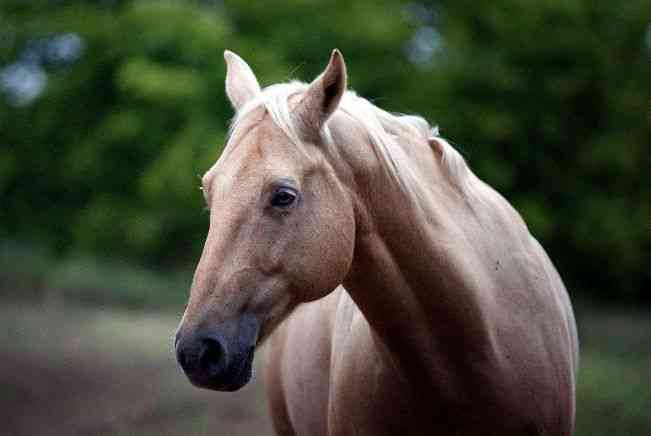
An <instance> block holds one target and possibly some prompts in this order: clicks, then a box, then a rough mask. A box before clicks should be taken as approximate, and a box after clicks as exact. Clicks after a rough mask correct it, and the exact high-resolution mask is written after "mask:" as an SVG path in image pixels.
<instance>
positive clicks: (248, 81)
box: [224, 50, 260, 111]
mask: <svg viewBox="0 0 651 436" xmlns="http://www.w3.org/2000/svg"><path fill="white" fill-rule="evenodd" d="M224 60H225V61H226V95H228V99H229V100H230V101H231V105H232V106H233V109H235V110H236V111H238V110H240V108H241V107H242V106H244V105H245V104H246V103H247V102H249V101H251V100H253V99H254V98H255V97H257V96H258V95H259V94H260V85H259V84H258V79H256V78H255V75H254V74H253V71H251V68H250V67H249V65H248V64H247V63H246V62H244V59H242V58H241V57H239V56H238V55H236V54H235V53H233V52H232V51H229V50H225V51H224Z"/></svg>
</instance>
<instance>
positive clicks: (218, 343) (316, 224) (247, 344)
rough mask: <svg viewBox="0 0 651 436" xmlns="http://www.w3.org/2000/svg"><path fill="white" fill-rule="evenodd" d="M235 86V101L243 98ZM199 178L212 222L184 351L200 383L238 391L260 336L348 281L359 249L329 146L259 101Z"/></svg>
mask: <svg viewBox="0 0 651 436" xmlns="http://www.w3.org/2000/svg"><path fill="white" fill-rule="evenodd" d="M238 59H239V58H238ZM242 62H243V61H242ZM331 62H332V61H331ZM230 74H231V66H230V65H229V75H230ZM256 85H257V83H256ZM258 89H259V88H258ZM227 90H228V79H227ZM229 91H230V92H229V96H231V100H232V101H233V103H234V106H236V107H237V102H241V100H238V98H243V99H246V94H247V93H246V92H244V93H243V92H239V93H236V92H235V90H229ZM309 91H310V90H309V89H308V90H307V91H306V93H307V92H309ZM231 94H233V95H236V94H237V96H238V97H233V95H231ZM250 94H251V95H253V96H255V89H254V90H251V93H250ZM308 95H309V94H306V96H308ZM242 96H244V97H242ZM306 96H304V98H303V100H302V101H304V100H305V98H306ZM330 97H331V96H330ZM296 110H305V109H302V108H301V106H300V104H299V105H297V106H296ZM319 110H322V109H319ZM202 184H203V191H204V194H205V196H206V201H207V203H208V206H209V208H210V228H209V231H208V236H207V238H206V242H205V245H204V249H203V253H202V255H201V259H200V261H199V264H198V266H197V269H196V272H195V275H194V280H193V283H192V289H191V292H190V299H189V302H188V305H187V308H186V311H185V314H184V316H183V320H182V321H181V325H180V327H179V331H178V333H177V342H176V350H177V359H178V361H179V363H180V365H181V366H182V367H183V369H184V371H185V372H186V374H187V376H188V377H189V379H190V381H191V382H192V383H194V384H195V385H197V386H200V387H205V388H210V389H216V390H236V389H239V388H240V387H242V386H244V385H245V384H246V383H247V382H248V381H249V379H250V377H251V373H252V370H251V362H252V359H253V351H254V348H255V345H256V344H257V343H260V342H261V341H262V340H263V339H264V338H265V337H267V336H268V334H269V333H270V332H271V331H272V330H273V328H274V327H275V326H276V325H277V324H278V323H279V322H280V321H281V320H283V319H284V318H285V317H286V316H287V315H288V314H289V313H290V312H291V310H292V309H293V308H294V307H295V306H296V305H297V304H299V303H301V302H307V301H311V300H315V299H318V298H321V297H322V296H324V295H326V294H327V293H329V292H330V291H332V290H333V289H334V288H335V287H336V286H337V285H338V284H340V283H341V282H342V281H343V279H344V277H345V275H346V274H347V272H348V270H349V268H350V265H351V262H352V258H353V248H354V234H355V225H354V217H353V208H352V203H351V199H350V198H349V196H348V193H347V191H346V189H345V188H344V186H343V185H342V184H341V183H340V181H339V180H338V179H337V177H336V175H335V172H334V170H333V169H332V167H331V166H330V165H329V164H328V161H327V159H326V158H325V155H324V151H323V150H322V148H321V147H320V146H319V145H318V144H313V143H312V144H310V143H301V144H297V143H296V141H292V140H290V139H289V138H288V137H287V136H286V135H285V133H283V131H282V130H281V129H280V128H278V127H277V126H276V125H275V124H274V122H273V120H272V119H271V117H270V116H269V115H268V114H267V113H266V111H265V110H264V109H263V108H262V107H260V108H256V109H253V110H250V111H249V112H247V114H246V116H245V117H244V118H243V119H242V120H240V121H238V123H237V126H236V128H235V130H234V131H233V134H232V135H231V138H230V140H229V143H228V144H227V146H226V147H225V151H224V153H223V154H222V156H221V157H220V159H219V161H218V162H217V163H216V164H215V165H214V166H213V167H212V168H211V169H210V170H209V171H208V172H207V173H206V175H205V176H204V177H203V180H202Z"/></svg>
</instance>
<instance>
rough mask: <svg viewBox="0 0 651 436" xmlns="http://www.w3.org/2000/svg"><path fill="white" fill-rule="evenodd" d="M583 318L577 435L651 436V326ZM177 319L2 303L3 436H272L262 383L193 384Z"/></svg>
mask: <svg viewBox="0 0 651 436" xmlns="http://www.w3.org/2000/svg"><path fill="white" fill-rule="evenodd" d="M578 312H579V319H580V325H581V331H582V338H583V344H582V363H581V374H580V379H579V380H580V383H579V389H578V399H577V409H578V412H577V435H579V436H599V435H604V436H605V435H609V436H611V435H618V436H628V435H630V436H633V435H635V436H638V435H639V436H645V435H650V434H651V317H650V316H649V314H648V313H644V312H631V311H609V312H605V311H603V310H598V309H583V310H579V311H578ZM177 321H178V317H177V316H176V315H169V314H160V313H155V314H152V313H146V312H142V311H140V312H138V311H127V310H124V309H118V308H111V309H109V310H97V309H89V308H88V307H83V306H78V305H69V304H66V305H61V304H60V303H51V302H50V303H34V302H25V301H23V302H19V303H9V302H6V301H4V302H2V304H1V305H0V349H1V350H2V354H1V358H0V386H2V389H0V422H1V423H2V424H3V426H2V427H3V434H6V435H8V436H22V435H25V436H27V435H30V436H32V435H98V434H102V435H145V436H146V435H152V436H153V435H186V436H187V435H203V434H213V435H268V434H271V429H270V424H269V420H268V418H267V412H266V405H265V400H264V395H263V393H262V380H260V377H258V376H256V379H254V381H253V382H252V383H251V384H250V385H249V386H247V387H246V388H244V389H243V390H242V391H240V392H237V393H234V394H228V393H224V394H222V393H215V392H208V391H203V390H199V389H196V388H193V387H191V386H190V385H189V383H188V382H187V381H186V380H185V378H184V376H183V375H182V374H181V373H180V371H179V369H178V368H177V366H176V363H175V362H174V357H173V354H172V350H171V348H172V347H171V335H172V332H173V331H174V328H175V326H176V323H177ZM258 373H259V372H258Z"/></svg>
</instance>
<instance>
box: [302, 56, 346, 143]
mask: <svg viewBox="0 0 651 436" xmlns="http://www.w3.org/2000/svg"><path fill="white" fill-rule="evenodd" d="M344 92H346V64H345V63H344V57H343V56H342V55H341V52H340V51H339V50H337V49H334V50H333V51H332V55H331V56H330V62H329V63H328V66H327V67H326V69H325V71H323V73H321V75H319V77H317V78H316V79H314V81H313V82H312V83H311V84H310V86H309V87H308V88H307V90H306V91H305V93H304V94H303V99H302V100H301V102H300V103H299V106H298V107H297V108H296V112H295V114H296V116H297V117H298V120H299V121H300V122H301V124H302V125H303V126H304V128H305V129H307V130H308V132H306V133H308V136H310V134H315V133H316V134H318V132H319V131H320V130H321V127H323V124H325V122H326V120H327V119H328V117H330V115H332V113H333V112H334V111H335V110H337V107H338V106H339V102H340V101H341V97H342V96H343V95H344Z"/></svg>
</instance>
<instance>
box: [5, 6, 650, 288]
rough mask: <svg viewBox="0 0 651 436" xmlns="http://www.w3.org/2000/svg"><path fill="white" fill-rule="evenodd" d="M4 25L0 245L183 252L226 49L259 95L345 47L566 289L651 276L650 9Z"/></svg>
mask: <svg viewBox="0 0 651 436" xmlns="http://www.w3.org/2000/svg"><path fill="white" fill-rule="evenodd" d="M0 23H1V25H0V92H1V93H2V96H1V97H0V198H1V202H2V208H1V209H0V214H1V221H0V222H1V223H2V225H1V227H0V236H1V237H4V238H7V237H11V238H14V239H15V238H20V239H23V240H25V239H29V240H36V241H42V242H44V243H46V244H47V245H48V246H50V247H53V248H54V249H56V250H57V251H58V252H61V253H65V252H70V251H76V250H83V251H91V252H93V253H97V254H100V255H104V256H119V257H123V258H130V259H133V260H137V261H144V262H148V263H158V264H160V263H163V264H165V265H172V266H178V265H184V264H186V263H188V262H191V261H193V260H195V259H196V257H197V256H198V252H199V250H200V247H201V244H202V241H203V238H204V233H205V230H206V224H207V219H206V217H205V216H202V215H201V212H200V211H201V209H202V201H203V200H202V197H201V195H200V194H199V192H198V190H197V187H198V183H199V180H198V176H199V175H200V174H202V173H203V172H204V171H205V170H206V169H207V168H208V167H209V166H210V165H211V164H212V163H213V162H214V161H215V160H216V158H217V156H218V154H219V151H220V149H221V146H222V144H223V141H224V138H225V135H226V129H227V120H228V119H229V118H230V117H231V116H232V112H231V109H230V107H229V106H228V103H227V101H226V99H225V96H224V91H223V78H224V66H223V59H222V56H221V53H222V50H223V49H224V48H230V49H232V50H235V51H236V52H238V53H240V54H241V55H242V56H243V57H245V58H246V59H247V60H248V61H249V62H250V64H251V65H252V66H253V68H254V70H255V71H256V73H258V75H259V77H260V79H261V81H262V84H263V85H265V84H271V83H274V82H277V81H283V80H288V79H292V78H302V79H305V80H309V79H311V78H312V77H314V76H315V75H316V74H318V73H319V72H320V71H321V69H322V68H323V66H324V64H325V62H326V61H327V57H328V55H329V52H330V50H331V49H332V48H333V47H339V48H340V49H342V51H343V53H344V55H345V57H346V61H347V63H348V68H349V71H350V80H351V86H352V87H354V88H355V89H356V90H357V91H358V92H359V93H360V94H361V95H364V96H367V97H369V98H370V99H372V100H373V101H374V102H375V103H377V104H378V105H380V106H382V107H384V108H386V109H389V110H394V111H400V112H410V113H421V114H423V115H425V116H426V117H427V118H429V119H430V120H433V121H437V122H438V123H439V124H440V125H441V126H442V133H443V135H444V136H446V137H448V138H451V139H453V140H454V143H456V144H461V145H459V148H460V149H461V150H462V151H463V152H465V153H466V155H467V157H468V160H469V162H470V164H471V166H472V167H473V169H474V170H475V171H476V172H478V173H479V175H480V176H481V177H483V178H484V179H486V180H487V181H488V182H489V183H490V184H492V185H494V186H496V187H497V188H498V189H499V190H500V191H502V192H503V193H504V194H505V195H506V196H507V198H509V199H510V200H512V201H513V202H514V204H515V205H516V207H518V209H519V210H520V211H521V212H522V213H523V214H524V216H525V218H526V220H527V222H528V223H529V225H530V227H531V229H532V231H533V233H534V234H535V235H536V236H537V237H539V238H540V239H541V240H542V242H543V244H544V245H545V246H546V247H547V248H548V250H549V251H550V252H551V253H550V254H551V256H552V258H553V259H554V260H555V262H556V263H557V264H558V266H559V267H560V269H561V271H562V273H563V276H564V278H565V279H566V280H567V281H568V282H569V283H570V285H571V287H572V288H581V289H583V290H585V291H588V292H591V293H593V294H594V295H601V296H602V297H608V298H641V297H643V296H644V295H645V294H644V293H643V290H644V289H648V288H649V285H650V284H651V272H650V271H649V268H648V265H649V257H650V256H649V253H651V180H650V179H649V177H647V174H646V173H647V172H648V171H649V170H650V169H651V165H650V164H651V162H650V159H651V158H650V157H649V153H648V150H649V145H650V144H651V122H650V121H651V120H650V118H649V117H650V116H651V115H650V114H651V81H649V79H648V78H649V77H651V27H649V26H650V23H651V3H649V2H648V1H646V0H631V1H630V2H627V3H626V4H621V3H612V2H607V1H605V0H597V1H592V2H587V1H569V2H568V1H567V0H549V1H546V2H517V1H513V0H503V1H500V2H492V3H490V2H489V3H486V4H479V3H476V2H468V1H465V0H462V1H456V2H452V1H440V2H438V1H437V2H430V1H422V2H412V3H401V2H389V1H372V0H362V1H356V2H350V1H347V2H344V1H341V0H336V1H332V2H319V1H316V0H287V1H283V2H274V3H273V6H272V5H270V4H269V3H268V2H250V1H243V0H228V1H224V2H219V1H208V0H203V1H199V0H195V1H180V0H177V1H173V0H166V1H154V0H146V1H145V0H132V1H117V0H111V1H109V0H106V1H100V2H87V1H82V0H76V1H74V0H67V1H47V0H41V1H32V2H24V1H20V0H6V1H4V2H3V3H2V4H1V5H0Z"/></svg>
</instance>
